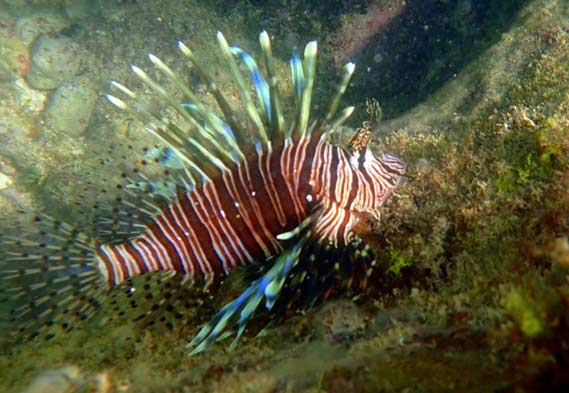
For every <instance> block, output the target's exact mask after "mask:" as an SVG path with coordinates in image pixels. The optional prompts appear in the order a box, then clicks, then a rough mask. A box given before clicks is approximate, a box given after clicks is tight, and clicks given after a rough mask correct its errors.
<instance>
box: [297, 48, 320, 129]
mask: <svg viewBox="0 0 569 393" xmlns="http://www.w3.org/2000/svg"><path fill="white" fill-rule="evenodd" d="M317 50H318V47H317V44H316V41H311V42H309V43H308V44H306V46H305V48H304V61H303V71H304V75H305V78H304V84H303V87H302V95H301V97H300V105H299V113H298V124H297V134H298V135H299V136H305V135H306V134H307V133H308V134H309V132H308V131H309V130H308V120H309V117H310V101H311V99H312V88H313V86H314V74H315V72H316V53H317Z"/></svg>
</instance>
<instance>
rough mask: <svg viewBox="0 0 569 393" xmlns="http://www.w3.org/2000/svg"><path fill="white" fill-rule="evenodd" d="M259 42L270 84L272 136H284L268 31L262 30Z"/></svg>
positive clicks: (282, 118)
mask: <svg viewBox="0 0 569 393" xmlns="http://www.w3.org/2000/svg"><path fill="white" fill-rule="evenodd" d="M259 43H260V45H261V52H262V54H263V62H264V64H265V70H266V72H267V79H268V84H269V97H270V102H271V118H270V125H271V127H270V129H271V134H272V135H271V136H274V135H275V134H276V135H278V136H280V137H282V136H283V135H284V134H283V132H284V117H283V114H282V112H281V105H280V101H279V92H278V88H277V81H278V79H277V76H276V74H275V67H274V64H273V51H272V49H271V39H270V37H269V34H268V33H267V32H266V31H262V32H261V34H260V35H259Z"/></svg>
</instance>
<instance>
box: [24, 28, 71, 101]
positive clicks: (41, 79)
mask: <svg viewBox="0 0 569 393" xmlns="http://www.w3.org/2000/svg"><path fill="white" fill-rule="evenodd" d="M31 63H32V64H31V69H30V72H29V73H28V75H27V78H26V79H27V80H28V83H29V84H30V86H32V87H33V88H35V89H42V90H50V89H54V88H56V87H57V86H58V85H59V84H60V83H61V82H63V81H65V80H67V79H69V78H70V77H72V76H73V75H75V74H77V71H79V66H80V64H81V55H80V52H79V46H78V45H77V44H76V43H74V42H73V40H71V39H70V38H67V37H58V38H52V37H50V36H48V35H45V34H43V35H41V36H39V38H38V39H37V40H36V42H35V43H34V45H33V46H32V62H31Z"/></svg>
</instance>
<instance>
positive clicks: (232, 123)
mask: <svg viewBox="0 0 569 393" xmlns="http://www.w3.org/2000/svg"><path fill="white" fill-rule="evenodd" d="M178 48H179V49H180V51H181V52H182V54H183V55H184V56H185V57H186V58H187V59H188V60H189V61H190V63H191V64H192V65H193V66H194V68H195V70H196V71H197V72H198V74H199V75H200V76H201V77H202V79H204V80H205V81H206V82H207V84H208V89H209V90H210V91H211V93H212V94H213V96H214V98H215V100H216V102H217V104H218V105H219V108H220V109H221V112H222V113H223V116H224V117H225V121H226V122H227V123H228V124H229V127H230V128H231V129H232V130H233V132H234V134H235V136H237V137H238V138H239V137H241V136H242V135H244V131H243V129H242V128H241V127H240V125H239V123H238V122H237V120H236V115H235V113H234V112H233V110H232V109H231V106H230V105H229V103H228V102H227V99H226V98H225V96H224V95H223V93H222V92H221V91H220V90H219V88H218V87H217V85H216V83H215V81H214V80H213V78H212V77H211V76H210V75H209V73H208V72H207V70H206V69H205V68H204V67H203V66H202V65H201V64H200V62H199V61H197V59H196V58H195V56H194V54H193V53H192V51H191V50H190V48H188V47H187V46H186V45H185V44H184V43H183V42H181V41H178ZM197 102H199V100H198V101H197ZM237 142H238V143H239V142H242V138H239V139H238V141H237Z"/></svg>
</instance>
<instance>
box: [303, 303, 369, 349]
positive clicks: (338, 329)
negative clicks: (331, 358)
mask: <svg viewBox="0 0 569 393" xmlns="http://www.w3.org/2000/svg"><path fill="white" fill-rule="evenodd" d="M314 327H315V331H316V335H317V337H318V338H321V339H324V340H325V341H327V342H328V343H330V344H341V343H346V342H349V341H352V340H353V339H354V338H356V337H357V336H359V335H360V334H361V333H362V332H363V330H364V328H365V327H366V321H365V317H364V314H363V312H362V311H361V310H360V309H359V308H358V306H356V305H355V304H354V303H353V302H351V301H349V300H338V301H333V302H329V303H327V304H326V305H325V306H324V307H322V309H321V310H320V311H318V313H317V314H316V317H315V326H314Z"/></svg>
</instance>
